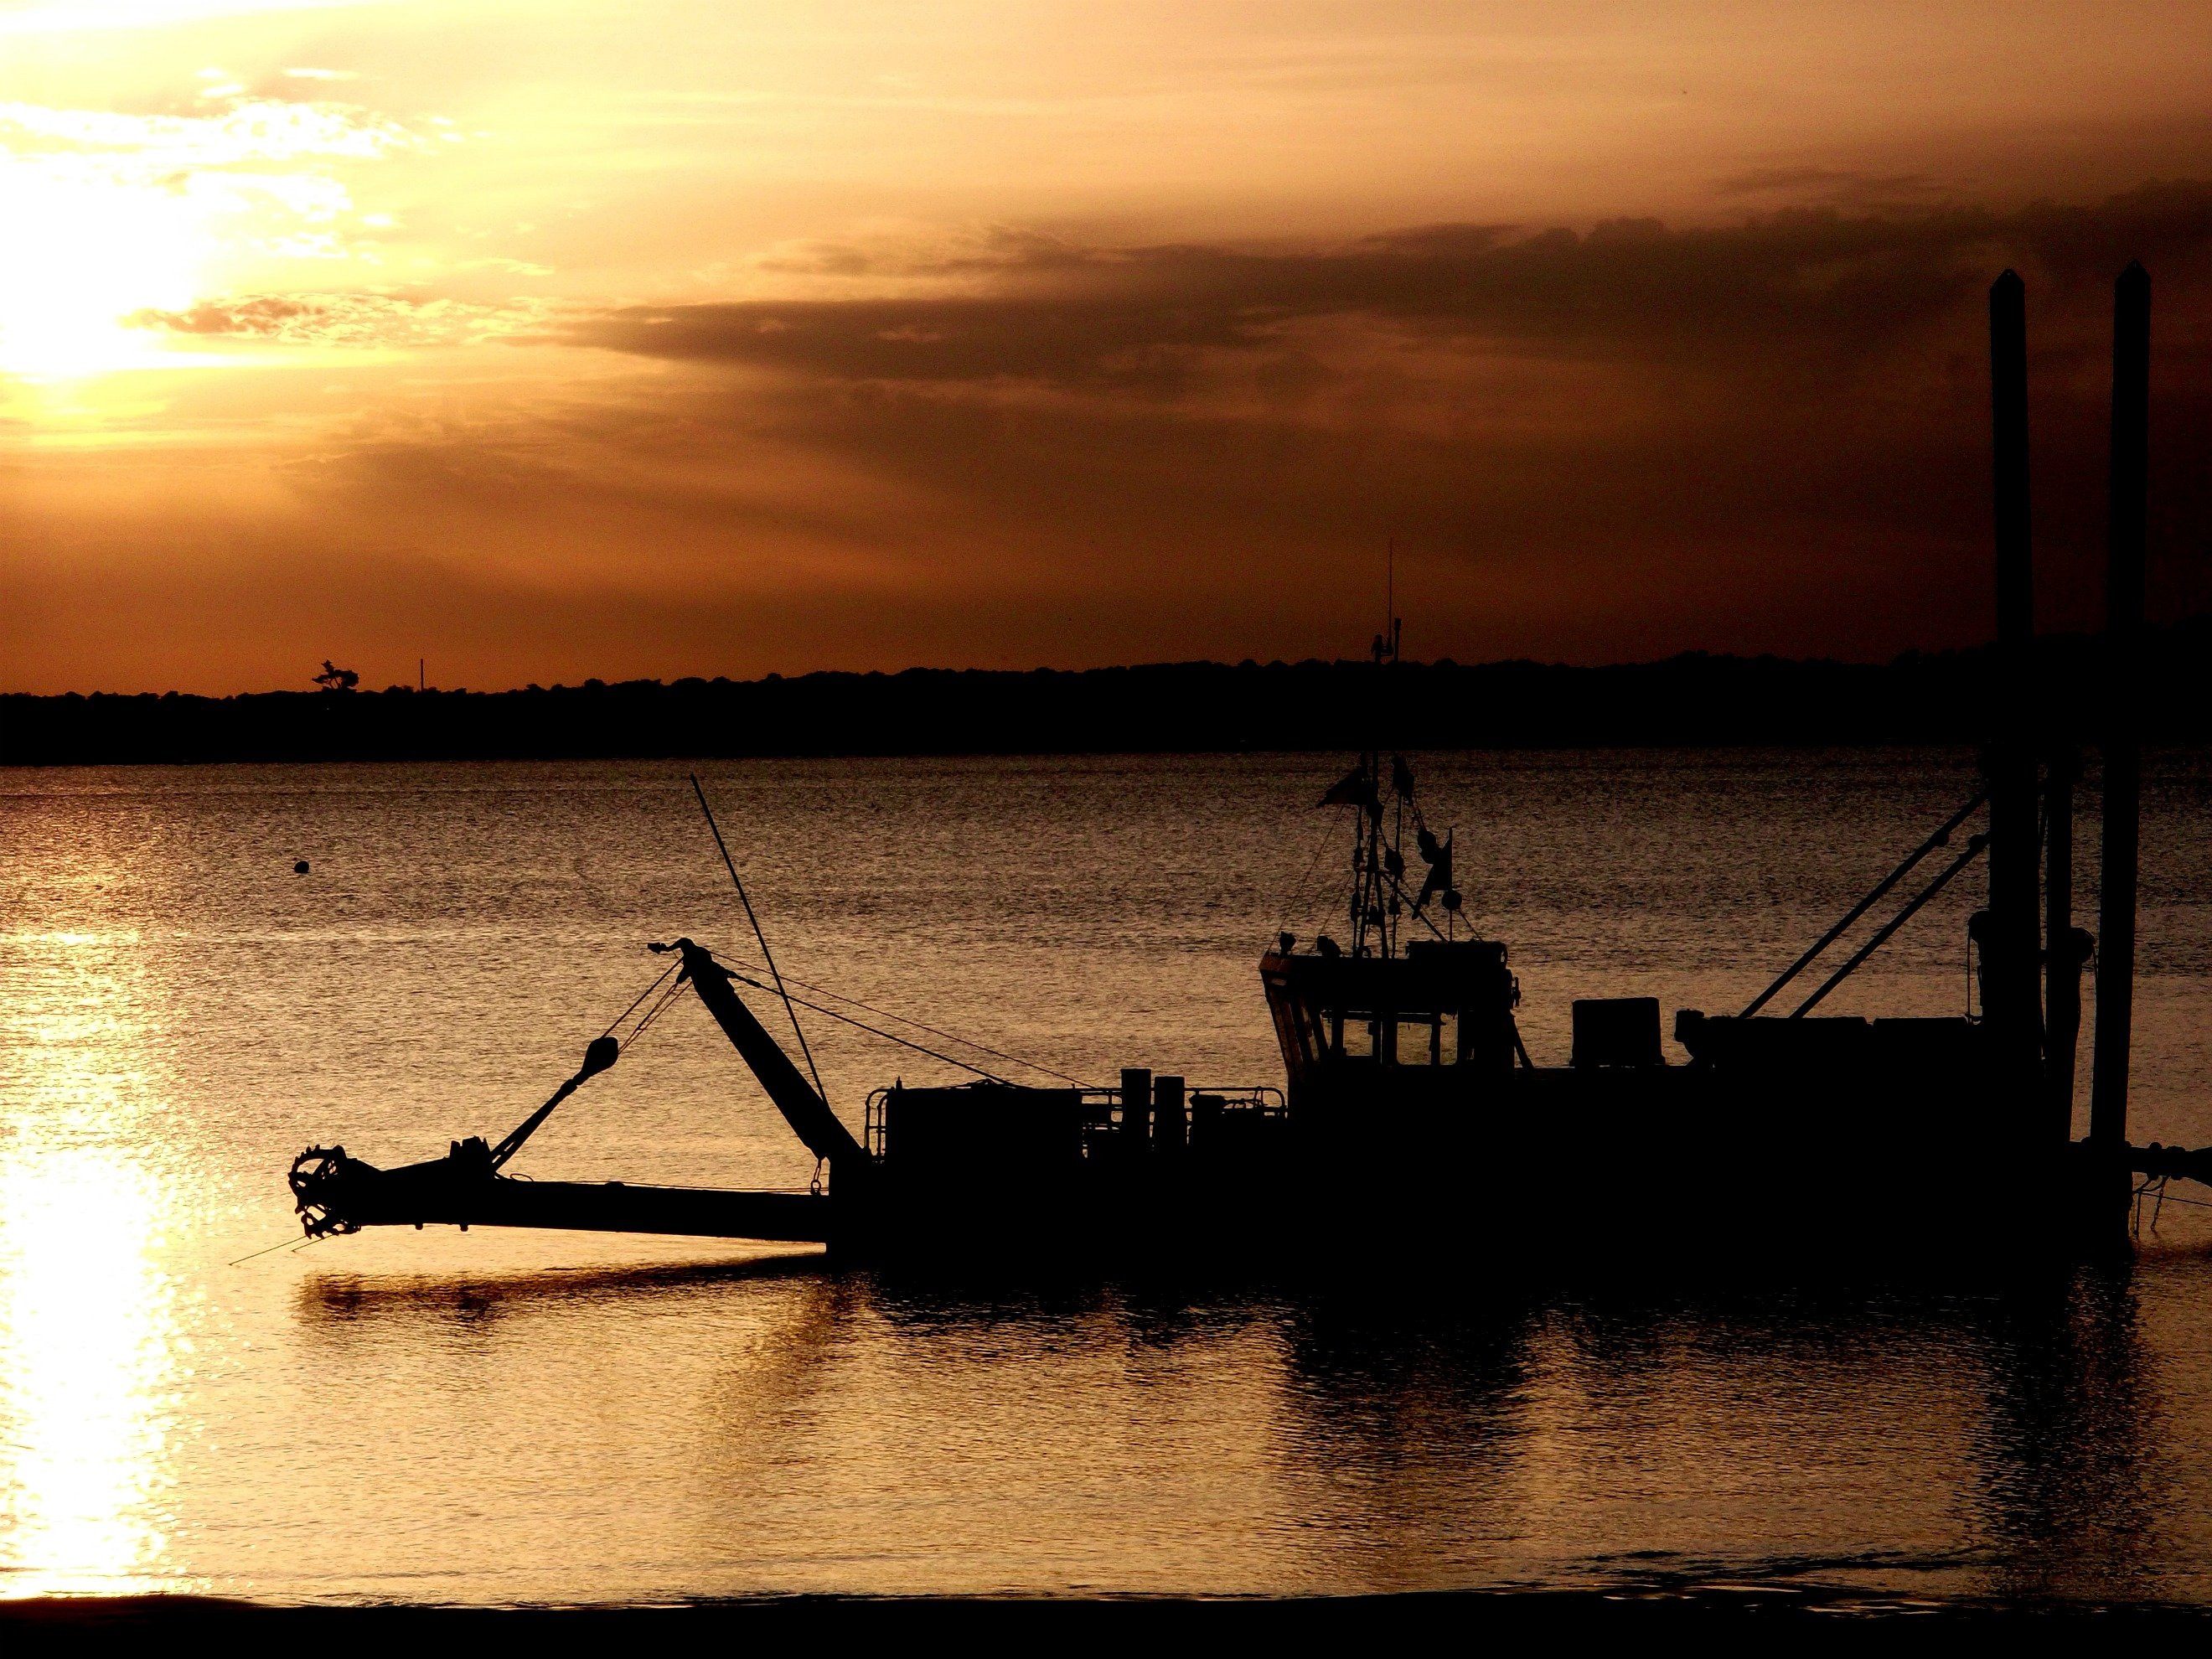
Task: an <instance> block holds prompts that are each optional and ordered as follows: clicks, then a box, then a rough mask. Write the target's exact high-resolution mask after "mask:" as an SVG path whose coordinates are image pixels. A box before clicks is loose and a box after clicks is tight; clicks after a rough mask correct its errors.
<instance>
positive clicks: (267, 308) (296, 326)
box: [123, 293, 572, 350]
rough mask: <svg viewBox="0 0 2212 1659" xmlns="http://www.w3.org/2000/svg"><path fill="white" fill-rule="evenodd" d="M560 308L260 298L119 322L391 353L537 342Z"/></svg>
mask: <svg viewBox="0 0 2212 1659" xmlns="http://www.w3.org/2000/svg"><path fill="white" fill-rule="evenodd" d="M568 309H572V307H562V305H561V304H560V303H559V302H556V301H532V300H510V301H497V302H478V301H466V300H457V299H453V298H450V297H445V296H440V295H410V294H360V293H354V294H300V295H269V294H264V295H251V296H248V297H246V298H243V299H238V300H229V301H202V302H201V303H199V304H198V305H196V306H191V307H186V308H185V309H181V310H175V311H164V310H161V309H160V308H158V307H149V308H147V309H143V310H140V311H136V312H133V313H131V314H129V315H128V316H126V317H125V318H124V319H123V321H124V323H125V325H126V326H128V327H131V328H142V329H151V330H155V331H162V332H167V333H170V334H175V335H182V336H185V337H197V338H200V339H208V340H216V339H229V340H250V341H255V342H260V343H270V344H278V345H295V346H319V347H356V348H365V349H376V350H395V349H416V348H423V347H433V346H457V345H475V344H479V343H484V342H488V341H493V340H511V339H517V338H527V337H542V336H544V334H545V333H546V332H547V331H548V330H549V328H550V327H551V326H553V325H555V323H556V321H557V320H558V319H560V318H562V316H563V315H564V313H565V312H566V311H567V310H568Z"/></svg>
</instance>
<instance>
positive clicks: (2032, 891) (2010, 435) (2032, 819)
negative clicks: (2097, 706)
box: [1980, 270, 2042, 1080]
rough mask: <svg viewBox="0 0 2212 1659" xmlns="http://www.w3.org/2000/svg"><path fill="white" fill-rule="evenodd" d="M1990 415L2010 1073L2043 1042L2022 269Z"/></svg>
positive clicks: (2002, 959)
mask: <svg viewBox="0 0 2212 1659" xmlns="http://www.w3.org/2000/svg"><path fill="white" fill-rule="evenodd" d="M1990 437H1991V445H1990V450H1991V457H1992V466H1991V473H1992V479H1991V481H1992V483H1993V485H1994V495H1995V500H1994V506H1995V508H1996V513H1995V529H1996V538H1995V539H1996V601H1997V603H1996V611H1997V617H1996V621H1997V655H1996V675H1995V677H1994V684H1992V686H1991V688H1990V690H1991V694H1992V696H1991V704H1992V706H1991V708H1990V714H1991V716H1992V718H1991V720H1990V752H1989V757H1988V769H1989V785H1990V841H1989V849H1990V903H1989V912H1988V915H1987V919H1986V921H1984V925H1983V927H1982V929H1981V930H1980V931H1981V935H1982V947H1983V954H1984V975H1983V984H1984V1018H1986V1019H1987V1020H1988V1022H1989V1024H1990V1027H1991V1029H1992V1030H1994V1031H1996V1032H1998V1033H2001V1034H2002V1045H2003V1051H2004V1053H2005V1055H2006V1060H2007V1064H2008V1068H2009V1069H2010V1070H2011V1072H2012V1073H2014V1074H2015V1078H2016V1079H2021V1080H2024V1079H2027V1078H2028V1077H2030V1076H2032V1075H2033V1068H2034V1066H2035V1064H2036V1061H2037V1060H2038V1059H2039V1057H2040V1054H2041V1050H2042V1009H2041V996H2040V987H2039V986H2038V984H2037V982H2036V981H2037V973H2036V966H2037V957H2038V955H2039V951H2038V948H2037V935H2038V931H2039V921H2040V919H2039V917H2038V915H2036V909H2037V905H2036V888H2037V880H2036V868H2035V864H2036V842H2037V835H2036V787H2035V724H2036V708H2035V702H2036V698H2035V678H2034V675H2035V663H2034V657H2035V579H2034V554H2033V545H2032V544H2031V540H2030V537H2029V529H2028V496H2027V291H2026V288H2025V285H2024V284H2023V283H2021V279H2020V277H2019V276H2017V275H2016V274H2015V273H2014V272H2012V271H2009V270H2008V271H2006V272H2005V273H2004V274H2003V275H2002V276H1999V277H1998V278H1997V279H1996V282H1995V283H1992V284H1990Z"/></svg>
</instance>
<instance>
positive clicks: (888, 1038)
mask: <svg viewBox="0 0 2212 1659" xmlns="http://www.w3.org/2000/svg"><path fill="white" fill-rule="evenodd" d="M723 965H724V966H725V967H727V966H728V964H727V963H724V964H723ZM730 977H731V978H732V979H735V980H737V981H740V982H741V983H743V984H746V985H750V986H751V987H753V988H754V989H755V990H757V991H766V990H769V989H771V988H772V987H769V986H766V985H763V984H762V983H761V982H760V981H758V980H757V979H748V978H746V976H745V975H743V974H740V973H737V972H735V971H734V970H733V971H732V973H731V975H730ZM785 994H786V995H787V996H789V995H790V994H789V993H788V992H787V993H785ZM790 1000H792V1001H793V1002H796V1003H797V1004H798V1005H799V1006H800V1007H802V1008H811V1009H812V1010H813V1011H814V1012H816V1013H817V1014H823V1015H826V1016H827V1017H828V1018H831V1019H835V1020H842V1021H843V1022H844V1023H845V1024H848V1025H850V1026H854V1027H855V1028H856V1029H858V1030H863V1031H866V1032H867V1033H868V1034H869V1035H870V1036H879V1037H881V1038H883V1039H884V1042H896V1043H897V1044H898V1045H899V1046H900V1047H901V1048H911V1049H913V1050H914V1051H915V1053H916V1054H927V1055H928V1056H929V1057H930V1058H931V1059H932V1060H943V1061H944V1062H945V1064H946V1065H948V1066H958V1067H959V1068H960V1069H961V1070H962V1071H963V1072H973V1073H975V1075H976V1076H977V1077H980V1078H982V1079H985V1080H987V1081H988V1082H992V1083H1003V1084H1006V1086H1007V1087H1008V1088H1012V1087H1013V1086H1014V1085H1012V1083H1010V1082H1008V1081H1007V1079H1005V1078H1002V1077H1000V1076H999V1075H998V1073H995V1072H987V1071H985V1070H984V1069H983V1068H982V1067H981V1066H971V1065H969V1063H968V1062H967V1061H966V1060H955V1059H954V1058H953V1057H952V1056H951V1054H939V1052H938V1051H937V1050H936V1049H934V1048H927V1047H925V1046H924V1045H923V1044H921V1043H919V1042H915V1040H914V1039H913V1038H912V1037H902V1036H900V1035H899V1034H898V1033H897V1032H896V1031H886V1030H884V1029H883V1028H882V1027H880V1026H877V1025H871V1024H868V1023H867V1022H866V1020H862V1019H855V1018H853V1017H852V1015H850V1014H841V1013H839V1012H837V1011H836V1009H835V1008H825V1007H823V1006H822V1005H821V1004H820V1003H818V1002H809V1001H807V1000H806V999H805V998H804V997H791V999H790ZM863 1006H865V1005H863ZM890 1018H893V1019H896V1018H898V1016H897V1015H896V1014H893V1015H891V1016H890ZM924 1029H925V1030H926V1029H927V1027H925V1028H924ZM953 1041H955V1042H958V1041H960V1039H959V1038H957V1037H956V1038H954V1039H953ZM976 1046H977V1047H979V1048H980V1047H981V1044H980V1043H979V1044H978V1045H976ZM1024 1063H1026V1062H1024ZM1037 1069H1038V1070H1039V1071H1042V1070H1043V1069H1044V1068H1043V1067H1042V1066H1039V1067H1037ZM1052 1075H1053V1076H1054V1077H1058V1076H1059V1075H1060V1073H1057V1072H1054V1073H1052ZM1063 1080H1064V1081H1066V1082H1068V1083H1074V1084H1075V1086H1076V1087H1077V1088H1079V1089H1080V1088H1083V1087H1085V1086H1086V1085H1083V1084H1080V1083H1076V1082H1075V1079H1073V1078H1067V1079H1063Z"/></svg>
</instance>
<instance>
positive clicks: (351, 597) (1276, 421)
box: [0, 0, 2212, 691]
mask: <svg viewBox="0 0 2212 1659" xmlns="http://www.w3.org/2000/svg"><path fill="white" fill-rule="evenodd" d="M0 228H4V236H0V689H4V690H68V689H77V690H93V689H105V690H164V689H167V688H171V687H175V688H179V689H184V690H204V691H228V690H250V689H264V688H269V687H275V686H304V685H305V684H306V683H307V677H308V676H309V675H310V674H312V673H313V671H315V669H316V667H317V666H318V665H319V663H320V661H321V659H323V658H325V657H326V656H327V657H332V658H335V659H337V661H339V662H340V663H342V664H345V665H351V666H353V667H356V668H357V669H358V670H360V671H362V674H363V676H364V678H365V679H366V681H367V682H368V683H369V684H386V683H387V682H391V681H398V680H407V681H411V680H412V679H413V678H414V677H415V672H416V659H418V657H427V658H428V662H429V672H430V677H431V678H432V679H433V681H434V682H437V683H441V684H447V685H454V684H467V685H471V686H480V687H496V686H503V685H513V684H524V683H527V682H532V681H535V682H540V683H544V684H551V683H553V682H556V681H560V680H567V681H571V682H573V681H575V680H579V679H581V678H585V677H586V676H591V675H596V676H599V677H601V678H607V679H617V678H629V677H633V676H655V677H661V678H674V677H677V676H680V675H684V674H708V675H712V674H731V675H745V676H749V675H755V674H759V673H763V672H766V671H770V670H775V671H782V672H785V673H796V672H802V671H807V670H810V669H815V668H824V667H838V668H878V667H880V668H897V667H902V666H906V665H914V664H932V665H979V666H987V667H994V666H1006V665H1014V666H1031V665H1068V666H1079V665H1091V664H1098V663H1109V662H1121V661H1152V660H1160V659H1182V658H1194V657H1212V658H1218V659H1231V660H1233V659H1238V658H1243V657H1247V656H1251V657H1258V658H1261V659H1267V658H1272V657H1290V658H1295V657H1301V656H1306V655H1322V656H1336V655H1355V654H1358V653H1359V652H1360V651H1361V650H1362V648H1363V647H1364V641H1365V640H1366V639H1367V637H1368V635H1370V634H1371V633H1372V632H1373V630H1374V628H1375V626H1376V623H1377V621H1378V620H1379V617H1380V612H1381V610H1382V595H1381V584H1382V573H1383V559H1384V549H1385V546H1386V544H1388V543H1389V541H1391V540H1392V539H1394V538H1395V542H1396V544H1397V547H1398V549H1399V588H1400V592H1401V599H1402V601H1403V603H1402V605H1401V609H1403V610H1404V611H1405V612H1406V614H1407V618H1408V620H1407V651H1408V653H1410V654H1414V655H1418V656H1421V657H1437V656H1443V655H1450V656H1455V657H1457V658H1459V659H1462V660H1474V659H1487V658H1494V657H1500V656H1523V655H1526V656H1536V657H1544V658H1562V659H1570V660H1585V661H1587V660H1608V659H1622V658H1632V657H1648V656H1653V655H1658V654H1663V653H1669V652H1673V651H1676V650H1680V649H1685V648H1691V647H1705V648H1711V649H1725V650H1737V651H1759V650H1774V651H1781V652H1786V653H1838V654H1844V655H1850V656H1858V657H1869V656H1873V657H1880V656H1886V655H1887V654H1889V653H1893V652H1895V651H1898V650H1900V649H1903V648H1905V647H1916V646H1917V647H1940V646H1946V645H1952V644H1957V643H1962V642H1966V641H1972V640H1973V639H1976V638H1978V637H1980V636H1982V635H1984V634H1986V633H1987V632H1988V630H1989V628H1990V622H1989V617H1988V609H1989V607H1988V602H1987V596H1986V590H1987V586H1988V580H1987V550H1986V538H1987V531H1986V520H1987V496H1988V485H1987V460H1986V449H1987V409H1986V378H1985V369H1984V362H1983V358H1982V352H1983V349H1984V340H1985V335H1984V322H1983V319H1982V315H1981V310H1980V307H1981V304H1982V295H1983V293H1984V289H1985V288H1986V286H1987V283H1988V282H1989V280H1990V278H1991V277H1992V276H1994V275H1995V274H1996V271H1997V270H2000V269H2001V268H2002V267H2003V266H2004V265H2006V264H2015V265H2017V266H2018V267H2019V268H2020V269H2021V271H2022V273H2023V275H2025V276H2026V277H2027V281H2028V283H2029V294H2030V307H2031V312H2030V318H2031V330H2032V337H2033V345H2034V349H2035V358H2034V364H2033V392H2034V397H2035V399H2036V403H2035V413H2034V420H2035V434H2036V441H2037V449H2038V467H2039V472H2038V476H2037V480H2036V487H2037V491H2038V513H2039V519H2038V526H2037V529H2038V535H2039V556H2040V558H2041V561H2042V568H2041V572H2040V575H2041V580H2042V582H2043V601H2044V603H2043V611H2044V620H2045V623H2046V624H2047V625H2050V626H2081V625H2093V624H2094V623H2095V621H2096V610H2097V606H2096V586H2095V584H2096V577H2097V568H2098V562H2099V557H2100V552H2099V543H2100V533H2101V532H2100V513H2101V489H2102V474H2103V465H2104V462H2103V455H2102V450H2101V445H2102V420H2103V415H2102V407H2101V404H2102V399H2103V397H2104V395H2105V375H2106V358H2105V355H2104V354H2105V352H2106V342H2105V337H2104V330H2105V328H2106V322H2105V319H2104V316H2103V312H2104V310H2105V307H2106V306H2107V305H2108V303H2109V301H2108V297H2107V296H2108V295H2109V292H2110V283H2111V281H2112V276H2113V275H2114V274H2115V273H2116V272H2117V271H2118V269H2119V267H2120V265H2121V264H2124V262H2125V261H2126V260H2127V259H2128V258H2130V257H2140V258H2142V259H2143V260H2144V261H2145V263H2146V264H2148V265H2149V266H2150V268H2151V270H2152V272H2153V276H2154V282H2155V283H2156V312H2155V321H2154V341H2155V349H2156V353H2157V356H2156V361H2155V368H2154V381H2155V388H2156V392H2155V395H2156V408H2155V412H2154V421H2155V422H2156V428H2155V430H2156V438H2155V444H2156V451H2155V458H2154V485H2153V488H2154V495H2155V497H2156V499H2155V502H2154V520H2155V524H2156V531H2155V538H2156V546H2155V548H2154V558H2155V559H2156V561H2157V563H2156V565H2155V566H2154V601H2153V603H2154V610H2156V611H2159V612H2160V614H2162V615H2177V614H2180V613H2182V612H2185V611H2196V610H2200V609H2203V608H2205V607H2206V606H2207V605H2212V579H2208V578H2207V577H2206V576H2205V575H2204V574H2202V572H2203V570H2204V569H2205V568H2207V550H2206V548H2205V538H2206V528H2207V518H2208V513H2207V508H2208V501H2212V491H2209V490H2208V487H2207V485H2206V483H2205V478H2206V476H2207V472H2206V465H2205V464H2206V461H2207V459H2208V458H2212V445H2208V443H2207V441H2206V437H2205V434H2206V431H2207V420H2206V417H2207V415H2208V413H2212V327H2208V322H2212V283H2208V277H2212V259H2208V253H2212V6H2207V5H2205V4H2203V3H2201V0H2199V3H2196V4H2187V5H2182V4H2176V5H2152V4H2133V3H2108V4H2104V5H2100V6H2098V7H2095V8H2087V7H2083V6H2080V5H2068V6H2055V5H2038V4H2023V3H2010V4H1994V3H1993V4H1986V5H1981V4H1961V5H1945V6H1929V5H1927V4H1925V3H1917V4H1911V5H1905V4H1896V5H1890V4H1837V5H1832V6H1806V5H1758V6H1753V5H1738V4H1720V3H1684V4H1679V5H1669V6H1663V7H1662V6H1656V5H1626V4H1621V5H1607V4H1571V3H1570V4H1557V5H1540V4H1534V3H1499V4H1486V5H1475V4H1443V3H1429V4H1419V5H1407V4H1391V3H1387V0H1383V3H1377V0H1365V3H1358V4H1294V3H1285V4H1274V5H1267V4H1256V3H1225V0H1177V3H1173V4H1152V3H1143V0H1135V3H1123V4H1114V5H1096V4H1092V5H1073V4H1061V3H1042V0H1036V3H1028V4H988V3H971V4H933V3H923V0H908V3H904V4H899V5H884V6H875V5H869V4H861V3H848V4H842V5H830V6H825V5H821V4H809V5H800V4H787V3H750V0H721V3H713V4H705V3H701V4H692V3H655V0H632V3H627V4H622V5H615V4H611V3H608V4H598V3H593V4H585V3H575V0H537V3H532V4H528V5H524V4H519V3H468V0H443V3H439V4H435V5H432V4H417V3H386V4H377V3H362V4H344V3H329V4H288V3H283V0H267V3H246V0H239V3H228V4H226V3H220V0H67V3H47V0H30V3H25V0H0Z"/></svg>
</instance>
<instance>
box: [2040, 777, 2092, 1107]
mask: <svg viewBox="0 0 2212 1659" xmlns="http://www.w3.org/2000/svg"><path fill="white" fill-rule="evenodd" d="M2079 781H2081V756H2080V755H2079V754H2077V753H2076V752H2075V749H2074V745H2073V744H2071V743H2070V742H2068V743H2062V744H2056V745H2054V746H2053V748H2052V749H2051V754H2050V758H2049V760H2048V761H2047V762H2046V763H2045V782H2044V790H2043V799H2044V811H2043V821H2044V824H2045V829H2044V837H2043V846H2044V862H2043V915H2044V926H2043V939H2044V955H2043V962H2044V969H2043V973H2044V981H2043V982H2044V992H2043V1006H2044V1033H2043V1055H2044V1078H2045V1085H2046V1086H2047V1087H2048V1089H2049V1091H2050V1093H2049V1099H2048V1103H2047V1109H2048V1110H2049V1113H2050V1130H2051V1136H2052V1138H2053V1139H2057V1140H2061V1141H2063V1140H2068V1139H2071V1138H2072V1136H2073V1133H2074V1073H2075V1053H2076V1050H2077V1049H2078V1048H2079V1047H2080V1044H2081V964H2082V963H2084V962H2085V961H2086V960H2087V945H2088V935H2087V934H2086V933H2083V932H2082V931H2081V929H2080V928H2078V927H2075V925H2074V786H2075V784H2076V783H2078V782H2079Z"/></svg>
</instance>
